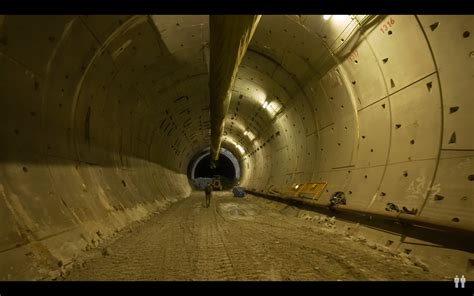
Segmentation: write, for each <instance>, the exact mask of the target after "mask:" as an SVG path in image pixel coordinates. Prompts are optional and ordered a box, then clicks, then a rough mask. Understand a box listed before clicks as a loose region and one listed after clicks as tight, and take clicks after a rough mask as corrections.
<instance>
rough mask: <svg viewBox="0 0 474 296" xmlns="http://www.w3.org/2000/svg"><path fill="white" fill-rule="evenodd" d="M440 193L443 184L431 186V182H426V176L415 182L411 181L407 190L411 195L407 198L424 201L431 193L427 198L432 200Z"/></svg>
mask: <svg viewBox="0 0 474 296" xmlns="http://www.w3.org/2000/svg"><path fill="white" fill-rule="evenodd" d="M440 191H441V183H438V184H436V185H433V186H430V182H427V181H426V177H425V175H421V176H419V177H418V178H416V179H415V180H413V181H411V183H410V185H409V186H408V188H407V192H408V193H409V195H408V196H406V197H405V198H406V199H411V200H423V199H424V198H425V196H426V195H427V194H428V193H429V195H428V196H427V198H428V199H429V200H432V197H434V196H435V195H436V194H438V193H439V192H440Z"/></svg>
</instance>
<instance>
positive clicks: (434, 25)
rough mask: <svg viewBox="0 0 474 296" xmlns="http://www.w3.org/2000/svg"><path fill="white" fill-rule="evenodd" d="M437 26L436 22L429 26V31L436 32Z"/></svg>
mask: <svg viewBox="0 0 474 296" xmlns="http://www.w3.org/2000/svg"><path fill="white" fill-rule="evenodd" d="M438 25H439V22H436V23H433V24H431V25H430V29H431V31H434V30H436V28H438Z"/></svg>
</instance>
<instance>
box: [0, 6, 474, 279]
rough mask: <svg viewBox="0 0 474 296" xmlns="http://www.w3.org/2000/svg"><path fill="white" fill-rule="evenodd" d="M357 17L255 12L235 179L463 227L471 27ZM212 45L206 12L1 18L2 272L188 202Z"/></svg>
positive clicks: (470, 23) (461, 19)
mask: <svg viewBox="0 0 474 296" xmlns="http://www.w3.org/2000/svg"><path fill="white" fill-rule="evenodd" d="M364 20H366V18H365V17H364V16H356V17H354V18H344V17H333V18H331V19H329V20H328V21H324V20H323V19H322V17H321V16H304V15H303V16H263V17H262V19H261V21H260V24H259V26H258V28H257V31H256V32H255V35H254V37H253V39H252V42H251V44H250V46H249V50H248V52H247V54H246V57H245V59H244V61H243V62H242V64H241V67H240V69H239V73H238V77H237V80H236V83H235V86H234V91H233V98H232V101H231V106H230V109H229V114H228V116H227V123H226V128H225V137H226V138H225V140H224V147H226V149H228V150H230V151H231V152H232V153H233V154H234V155H236V156H238V155H241V156H242V159H241V160H240V161H241V169H242V172H241V174H242V177H241V183H242V185H243V186H246V187H248V188H250V189H254V190H256V191H262V192H270V191H272V190H277V191H281V192H283V191H285V190H286V189H287V188H288V186H290V185H291V184H293V183H298V182H307V181H318V180H321V181H326V182H328V187H327V191H326V192H324V193H323V194H322V196H321V197H320V198H319V199H318V201H317V202H319V203H321V204H325V203H327V202H328V199H329V196H330V194H331V193H332V192H334V191H338V190H340V191H344V192H346V196H347V202H348V204H347V207H349V208H354V209H362V210H373V211H379V212H381V213H383V212H385V210H384V209H385V205H386V203H387V202H393V203H395V204H397V205H399V206H400V207H401V206H406V207H408V208H417V209H418V211H419V212H418V215H420V216H421V217H429V218H432V219H435V220H436V221H438V222H439V223H440V224H452V225H454V226H457V225H459V226H462V227H465V228H469V229H473V228H474V218H473V217H474V215H473V214H474V213H473V212H474V207H473V198H474V196H473V185H472V184H473V183H472V179H473V176H472V175H473V174H474V164H473V153H472V151H473V148H474V140H473V138H472V136H471V132H470V130H471V129H472V128H473V127H474V122H473V120H472V118H471V112H472V110H473V101H472V78H473V73H472V71H473V70H472V69H473V67H472V63H473V58H472V56H473V55H472V50H473V49H472V48H471V47H472V36H470V32H472V29H473V27H474V19H473V18H472V16H408V15H406V16H405V15H394V16H386V17H383V18H376V19H374V20H370V21H364ZM208 41H209V27H208V17H207V16H3V17H0V61H1V66H0V69H1V71H2V72H1V74H0V75H1V80H0V113H1V114H0V115H1V120H2V124H1V125H0V138H1V145H0V159H1V161H0V174H1V178H0V194H1V197H2V198H1V199H0V216H1V217H2V222H1V224H0V262H1V263H2V264H0V277H1V278H3V279H7V278H14V279H18V278H25V279H29V278H42V277H45V276H47V275H48V272H49V271H50V270H54V268H57V267H58V266H59V265H62V264H67V263H68V262H70V260H71V258H74V257H75V256H77V254H78V253H80V252H81V249H87V248H89V247H90V246H95V245H97V244H99V243H100V241H101V240H102V239H104V238H105V237H108V236H110V235H112V234H113V233H115V232H117V231H119V230H120V229H123V228H124V227H125V226H126V225H128V224H129V223H131V222H132V221H137V220H140V219H142V218H144V217H146V216H147V215H149V214H150V213H153V212H155V211H156V210H160V209H163V208H165V207H166V206H167V205H169V204H170V203H171V202H174V201H176V200H178V199H180V198H184V197H186V196H188V195H189V193H190V187H189V183H188V180H187V176H186V169H187V166H188V163H189V161H190V160H191V159H192V158H193V156H194V155H195V154H196V153H198V152H199V151H201V150H202V149H203V148H205V147H206V146H208V145H209V128H210V126H209V102H208V88H207V85H208V84H207V82H208V66H207V62H208V53H206V46H207V44H208ZM265 100H269V101H277V102H279V105H280V106H281V109H280V110H279V113H278V114H276V115H275V116H272V115H271V114H269V112H267V110H266V109H263V108H262V104H263V102H265ZM246 130H250V131H251V132H252V133H253V134H254V135H255V139H254V140H253V141H250V139H249V138H248V137H247V136H245V135H244V131H246ZM235 143H239V144H240V145H241V146H243V148H244V150H245V151H244V153H240V151H239V150H238V149H237V148H236V147H235V145H234V144H235Z"/></svg>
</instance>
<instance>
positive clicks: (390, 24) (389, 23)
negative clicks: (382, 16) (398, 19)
mask: <svg viewBox="0 0 474 296" xmlns="http://www.w3.org/2000/svg"><path fill="white" fill-rule="evenodd" d="M394 24H395V20H394V19H393V18H392V17H391V18H390V19H389V20H388V21H386V22H385V23H384V24H383V25H381V27H380V31H382V34H385V32H387V31H388V29H389V28H392V27H393V25H394Z"/></svg>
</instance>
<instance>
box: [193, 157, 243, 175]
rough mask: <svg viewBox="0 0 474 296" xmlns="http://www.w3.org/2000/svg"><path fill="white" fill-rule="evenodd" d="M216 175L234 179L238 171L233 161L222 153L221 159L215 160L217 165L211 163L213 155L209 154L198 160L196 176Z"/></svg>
mask: <svg viewBox="0 0 474 296" xmlns="http://www.w3.org/2000/svg"><path fill="white" fill-rule="evenodd" d="M215 175H219V176H221V177H224V178H227V179H229V180H234V179H235V178H236V171H235V167H234V164H233V163H232V161H231V160H230V159H229V158H228V157H227V156H225V155H224V154H220V156H219V159H218V160H217V161H216V162H215V166H212V165H211V155H210V154H208V155H206V156H205V157H204V158H202V159H201V160H199V161H198V163H197V164H196V168H195V170H194V178H212V177H213V176H215Z"/></svg>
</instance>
